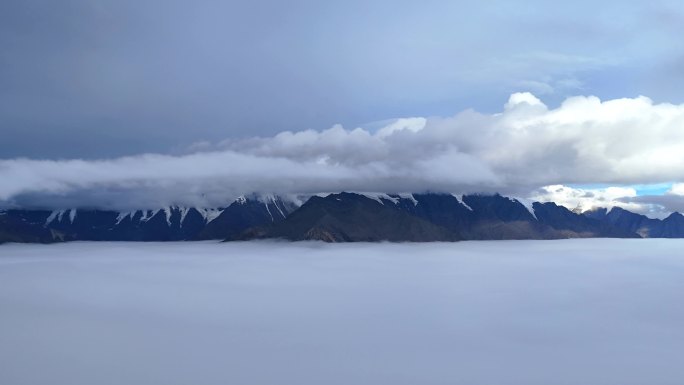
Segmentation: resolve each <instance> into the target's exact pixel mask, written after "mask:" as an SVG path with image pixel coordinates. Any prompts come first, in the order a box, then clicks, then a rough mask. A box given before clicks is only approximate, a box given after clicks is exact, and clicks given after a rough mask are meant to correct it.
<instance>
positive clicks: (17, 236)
mask: <svg viewBox="0 0 684 385" xmlns="http://www.w3.org/2000/svg"><path fill="white" fill-rule="evenodd" d="M591 237H614V238H682V237H684V216H683V215H681V214H679V213H673V214H672V215H670V216H669V217H667V218H665V219H663V220H660V219H653V218H649V217H646V216H644V215H640V214H636V213H632V212H629V211H627V210H624V209H621V208H618V207H615V208H612V209H611V210H608V209H596V210H592V211H588V212H584V213H576V212H573V211H571V210H569V209H567V208H565V207H563V206H560V205H557V204H555V203H551V202H546V203H540V202H534V203H533V204H531V205H526V204H523V203H522V202H521V201H520V200H517V199H513V198H508V197H504V196H502V195H499V194H494V195H482V194H474V195H463V196H459V195H453V194H438V193H423V194H401V195H393V194H360V193H348V192H342V193H336V194H328V195H327V196H316V195H314V196H311V197H309V198H308V199H306V200H305V201H304V203H303V204H298V202H296V201H293V200H288V199H283V198H282V197H278V196H275V195H256V194H253V195H251V196H247V197H240V198H238V199H237V200H235V201H234V202H233V203H231V204H230V205H228V206H227V207H222V208H212V209H206V208H196V207H165V208H159V209H154V210H133V211H128V212H118V211H109V210H98V209H70V210H58V211H51V210H28V209H7V210H1V211H0V242H40V243H48V242H59V241H75V240H84V241H190V240H208V239H222V240H230V241H232V240H251V239H267V238H280V239H287V240H322V241H326V242H354V241H369V242H375V241H396V242H401V241H407V242H424V241H459V240H496V239H562V238H591Z"/></svg>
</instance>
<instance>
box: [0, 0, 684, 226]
mask: <svg viewBox="0 0 684 385" xmlns="http://www.w3.org/2000/svg"><path fill="white" fill-rule="evenodd" d="M682 35H684V5H683V4H682V3H681V2H678V1H652V2H648V3H647V2H643V1H602V2H600V3H596V2H590V1H574V2H565V3H558V2H546V1H534V0H530V1H517V2H511V1H490V2H487V3H486V4H478V3H475V2H460V1H424V2H403V1H385V0H380V1H354V0H352V1H329V2H320V1H298V0H295V1H290V2H281V1H272V0H257V1H249V2H247V1H211V0H205V1H196V2H192V3H188V2H180V1H173V0H171V1H144V0H143V1H131V0H119V1H93V0H88V1H85V0H83V1H80V0H65V1H60V2H53V1H43V0H22V1H15V0H8V1H3V2H2V3H0V138H2V140H0V178H2V180H3V186H2V187H0V203H2V205H5V206H7V205H10V206H12V205H14V206H16V205H32V206H40V205H42V206H64V205H73V204H78V203H79V202H81V203H80V204H82V205H91V206H98V207H111V208H116V207H122V206H124V205H138V206H140V207H141V208H142V207H145V206H149V205H162V204H191V203H192V204H205V205H218V204H222V203H225V201H226V200H227V199H229V198H231V199H232V198H234V196H235V195H236V194H237V195H240V194H244V193H248V192H250V191H248V190H254V189H259V190H269V192H281V193H307V192H312V191H314V190H319V191H334V190H377V189H382V190H384V191H389V192H399V191H425V190H450V191H458V192H490V191H499V192H502V193H510V194H516V195H519V196H523V197H538V198H540V199H547V198H549V197H550V193H549V191H550V187H548V186H558V185H563V186H564V188H565V189H566V190H567V191H569V192H570V193H569V194H570V195H568V194H565V195H568V196H571V195H573V194H574V195H580V196H581V195H587V194H586V191H585V190H590V193H591V194H594V195H596V194H599V195H600V194H603V193H602V192H601V190H605V189H606V188H610V187H616V188H622V189H625V190H622V193H625V194H626V195H624V196H620V197H613V195H614V194H612V195H611V198H610V199H609V201H608V203H607V204H619V205H631V206H630V207H632V208H634V209H635V210H637V211H640V212H645V213H646V212H652V211H654V210H655V211H657V212H658V213H656V214H654V215H662V214H664V213H666V212H668V211H673V210H678V209H677V207H682V206H684V203H680V202H679V200H680V198H679V194H678V192H679V191H681V189H680V188H679V187H677V186H678V183H680V182H684V180H681V175H684V165H682V160H681V159H680V158H681V157H680V156H679V154H684V152H683V151H684V135H683V134H682V131H684V130H682V123H683V122H684V120H683V118H682V116H683V115H684V105H683V103H684V93H682V92H681V90H682V89H684V41H682V39H681V36H682ZM596 186H599V187H596ZM653 186H656V187H653ZM663 186H664V187H663ZM630 189H632V190H634V191H632V190H630ZM595 190H596V191H595ZM554 191H555V190H554ZM632 192H634V194H632ZM565 195H564V196H565ZM604 195H605V194H604ZM663 197H665V198H663ZM556 198H557V199H561V197H560V196H558V194H556ZM586 198H588V197H586ZM636 198H638V199H636ZM568 199H569V198H568ZM131 202H133V203H131ZM602 202H603V201H596V200H590V201H587V202H584V206H585V207H586V206H590V205H597V204H603V203H602ZM566 203H567V205H570V204H571V203H569V201H568V202H566ZM683 208H684V207H683Z"/></svg>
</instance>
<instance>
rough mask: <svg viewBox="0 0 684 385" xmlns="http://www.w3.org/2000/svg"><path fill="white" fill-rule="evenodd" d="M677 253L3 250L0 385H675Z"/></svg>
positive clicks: (465, 248) (681, 268)
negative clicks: (1, 367) (0, 367)
mask: <svg viewBox="0 0 684 385" xmlns="http://www.w3.org/2000/svg"><path fill="white" fill-rule="evenodd" d="M681 247H682V243H681V241H677V240H659V239H640V240H617V239H588V240H586V239H585V240H562V241H553V242H549V241H516V242H505V241H497V242H486V241H481V242H459V243H448V244H444V243H427V244H416V245H412V244H343V245H342V244H334V245H324V244H320V243H301V242H298V243H279V244H277V247H276V246H274V244H273V243H271V242H267V243H262V242H239V243H196V242H184V243H140V242H138V243H135V244H131V243H126V242H117V243H108V244H106V245H103V244H102V243H87V242H72V243H66V244H54V245H1V246H0V253H1V255H0V274H1V277H2V279H0V308H1V309H2V317H0V340H1V341H3V343H2V344H0V359H2V363H3V364H2V366H3V370H2V371H0V383H3V384H13V385H14V384H16V385H28V384H69V385H92V384H102V385H114V384H146V385H157V384H160V385H187V384H204V385H217V384H221V385H224V384H262V385H274V384H297V385H320V384H326V385H348V384H355V385H377V384H393V385H415V384H421V385H440V384H442V385H443V384H469V385H491V384H507V385H531V384H565V385H567V384H620V385H643V384H659V385H665V384H668V385H671V384H676V383H677V382H678V381H679V379H680V378H682V376H683V375H684V368H683V367H682V365H681V351H682V329H681V325H682V324H683V323H684V307H682V306H681V305H680V303H681V293H682V292H683V291H684V260H682V257H681V254H682V250H681ZM103 330H104V331H106V332H104V331H103ZM493 365H494V366H496V370H492V367H493ZM264 368H268V370H264Z"/></svg>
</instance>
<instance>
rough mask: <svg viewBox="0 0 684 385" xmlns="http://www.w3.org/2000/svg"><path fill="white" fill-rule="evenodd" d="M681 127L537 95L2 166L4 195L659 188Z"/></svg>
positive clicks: (645, 111)
mask: <svg viewBox="0 0 684 385" xmlns="http://www.w3.org/2000/svg"><path fill="white" fill-rule="evenodd" d="M681 127H684V105H673V104H667V103H663V104H654V103H653V102H652V101H651V100H650V99H648V98H646V97H637V98H631V99H630V98H625V99H615V100H608V101H601V100H600V99H598V98H597V97H593V96H589V97H584V96H579V97H572V98H568V99H567V100H565V101H564V102H563V103H562V104H561V105H560V106H559V107H558V108H554V109H550V108H548V107H547V106H546V105H545V104H544V103H543V102H542V101H541V100H540V99H539V98H537V97H536V96H534V95H532V94H530V93H516V94H513V95H511V97H510V99H509V100H508V102H507V103H506V104H505V106H504V109H503V111H502V112H500V113H495V114H483V113H478V112H476V111H472V110H466V111H463V112H461V113H459V114H457V115H455V116H453V117H448V118H439V117H431V118H420V117H415V118H407V119H399V120H395V121H391V122H389V123H388V124H387V125H385V126H384V127H381V128H379V129H377V130H374V131H371V130H367V129H363V128H356V129H353V130H348V129H345V128H343V127H342V126H340V125H336V126H334V127H332V128H330V129H327V130H323V131H314V130H306V131H300V132H290V131H287V132H282V133H280V134H278V135H275V136H273V137H265V138H258V137H257V138H248V139H242V140H227V141H224V142H222V143H220V144H219V145H214V146H212V145H210V144H207V143H202V144H201V145H199V146H194V147H193V150H194V151H197V152H195V153H193V154H189V155H182V156H167V155H150V154H146V155H140V156H134V157H125V158H118V159H109V160H99V161H83V160H64V161H45V160H29V159H12V160H4V161H0V179H1V180H2V181H3V183H2V185H0V199H2V200H4V201H6V202H12V201H14V202H23V201H26V199H28V198H27V197H31V199H34V198H35V199H39V198H38V196H39V195H41V194H42V195H51V196H53V197H68V196H79V199H84V202H94V203H93V204H95V205H97V204H98V202H97V200H98V199H102V198H101V197H102V196H106V197H107V202H101V203H102V204H104V205H115V204H117V202H118V203H120V199H122V197H127V198H126V199H125V200H126V204H140V205H149V204H150V203H154V202H155V201H158V202H159V204H169V203H197V202H201V203H204V204H211V203H217V202H219V201H222V202H225V200H226V199H229V198H230V197H232V196H235V195H240V194H244V193H248V192H251V191H268V192H280V193H305V192H315V191H338V190H362V191H387V192H400V191H425V190H444V191H453V192H478V191H499V192H502V193H515V194H517V195H524V194H525V193H527V192H529V191H530V190H534V189H537V188H539V187H540V186H549V185H558V184H565V185H567V184H590V183H602V184H608V185H628V184H635V183H639V184H649V183H661V182H667V181H678V180H679V179H678V178H681V175H684V157H682V156H681V154H684V130H682V129H681ZM676 189H677V190H676V191H679V190H678V189H680V187H676ZM619 191H620V194H623V193H626V191H622V190H619ZM673 191H674V190H673ZM606 193H607V194H608V193H609V192H606ZM79 194H80V195H79ZM610 194H612V193H610ZM97 196H100V198H98V197H97ZM623 197H627V198H629V197H630V195H629V194H625V195H624V196H623ZM608 198H610V200H611V201H614V200H615V199H616V198H615V196H613V195H610V197H606V199H608ZM131 202H134V203H131ZM138 202H139V203H138ZM592 204H593V203H592Z"/></svg>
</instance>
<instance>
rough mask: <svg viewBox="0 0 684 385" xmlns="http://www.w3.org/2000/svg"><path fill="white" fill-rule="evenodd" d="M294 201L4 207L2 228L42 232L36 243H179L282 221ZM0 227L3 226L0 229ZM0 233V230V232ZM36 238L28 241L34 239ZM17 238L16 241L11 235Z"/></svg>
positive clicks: (251, 199)
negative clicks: (137, 207)
mask: <svg viewBox="0 0 684 385" xmlns="http://www.w3.org/2000/svg"><path fill="white" fill-rule="evenodd" d="M296 207H297V205H296V203H295V202H293V201H290V200H283V199H282V198H280V197H278V196H274V195H251V196H248V197H244V196H243V197H239V198H238V199H236V200H235V201H234V202H233V203H232V204H230V205H229V206H227V207H222V208H196V207H178V206H171V207H163V208H158V209H153V210H132V211H124V212H117V211H108V210H88V209H69V210H56V211H46V210H6V211H3V212H2V215H0V229H3V228H4V229H6V232H7V234H8V235H6V236H5V237H4V238H5V239H7V240H10V241H11V240H19V238H20V237H19V236H18V235H16V236H10V235H9V234H10V229H11V228H17V226H19V227H20V231H15V230H12V233H19V234H30V233H35V234H36V235H35V236H38V235H40V237H39V239H40V240H39V241H46V242H47V241H50V240H53V239H55V240H94V241H179V240H197V239H224V238H227V237H230V236H233V235H235V234H238V233H241V232H242V231H244V230H246V229H247V228H249V227H253V226H260V225H266V224H269V223H275V222H278V221H281V220H283V219H284V218H285V217H286V216H287V215H288V214H289V213H290V212H292V211H293V210H294V209H296ZM0 231H2V230H0ZM0 234H2V233H1V232H0ZM35 236H32V237H30V238H29V239H31V240H33V241H35ZM15 238H16V239H15Z"/></svg>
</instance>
